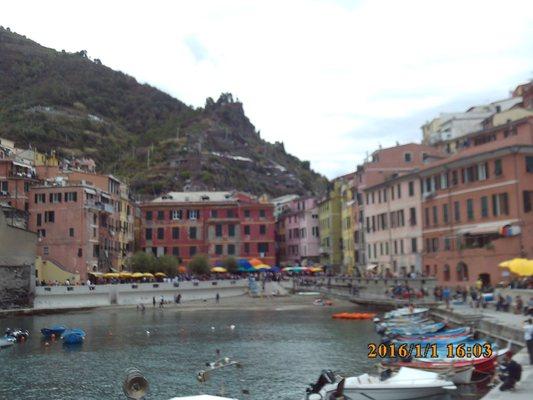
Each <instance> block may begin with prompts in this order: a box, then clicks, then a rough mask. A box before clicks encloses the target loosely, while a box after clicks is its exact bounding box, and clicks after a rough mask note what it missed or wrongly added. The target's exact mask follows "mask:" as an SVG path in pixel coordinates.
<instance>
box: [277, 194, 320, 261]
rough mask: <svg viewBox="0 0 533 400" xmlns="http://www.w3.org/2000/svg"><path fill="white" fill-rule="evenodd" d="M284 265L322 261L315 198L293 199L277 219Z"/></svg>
mask: <svg viewBox="0 0 533 400" xmlns="http://www.w3.org/2000/svg"><path fill="white" fill-rule="evenodd" d="M277 229H278V230H277V232H276V233H277V237H278V240H279V239H282V240H280V242H279V245H280V250H282V251H281V252H280V264H281V265H282V266H286V265H295V264H300V265H303V264H309V263H314V262H318V261H320V252H319V247H320V236H319V233H320V231H319V223H318V206H317V200H316V199H315V198H312V197H310V198H298V199H295V200H292V201H291V202H290V203H289V204H288V205H287V208H286V209H285V210H284V211H283V212H282V214H281V215H280V216H279V218H278V221H277Z"/></svg>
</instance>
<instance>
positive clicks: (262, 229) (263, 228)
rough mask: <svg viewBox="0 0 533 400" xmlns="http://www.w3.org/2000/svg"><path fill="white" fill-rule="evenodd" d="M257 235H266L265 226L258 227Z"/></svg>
mask: <svg viewBox="0 0 533 400" xmlns="http://www.w3.org/2000/svg"><path fill="white" fill-rule="evenodd" d="M259 234H260V235H265V234H266V225H259Z"/></svg>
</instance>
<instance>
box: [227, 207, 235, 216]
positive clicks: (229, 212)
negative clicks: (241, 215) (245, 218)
mask: <svg viewBox="0 0 533 400" xmlns="http://www.w3.org/2000/svg"><path fill="white" fill-rule="evenodd" d="M226 214H227V216H228V218H235V210H231V209H230V210H228V211H227V212H226Z"/></svg>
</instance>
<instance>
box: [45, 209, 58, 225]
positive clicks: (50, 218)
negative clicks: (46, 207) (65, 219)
mask: <svg viewBox="0 0 533 400" xmlns="http://www.w3.org/2000/svg"><path fill="white" fill-rule="evenodd" d="M55 216H56V214H55V212H54V211H45V212H44V222H50V223H53V222H55Z"/></svg>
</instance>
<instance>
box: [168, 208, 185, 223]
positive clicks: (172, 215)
mask: <svg viewBox="0 0 533 400" xmlns="http://www.w3.org/2000/svg"><path fill="white" fill-rule="evenodd" d="M182 215H183V213H182V211H181V210H171V211H170V218H171V219H172V220H174V221H178V220H180V219H181V217H182Z"/></svg>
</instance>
